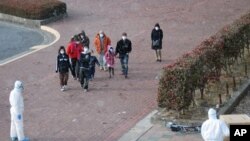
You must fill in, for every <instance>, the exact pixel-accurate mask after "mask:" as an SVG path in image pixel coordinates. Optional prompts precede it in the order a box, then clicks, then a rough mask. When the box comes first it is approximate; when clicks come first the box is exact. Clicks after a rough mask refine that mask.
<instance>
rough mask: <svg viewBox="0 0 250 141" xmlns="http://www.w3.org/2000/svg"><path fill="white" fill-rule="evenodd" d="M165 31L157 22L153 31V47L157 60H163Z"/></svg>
mask: <svg viewBox="0 0 250 141" xmlns="http://www.w3.org/2000/svg"><path fill="white" fill-rule="evenodd" d="M162 39H163V31H162V30H161V28H160V25H159V23H156V24H155V27H154V29H153V30H152V32H151V40H152V49H153V50H155V54H156V61H157V62H161V59H162V58H161V49H162Z"/></svg>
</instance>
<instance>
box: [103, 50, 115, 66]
mask: <svg viewBox="0 0 250 141" xmlns="http://www.w3.org/2000/svg"><path fill="white" fill-rule="evenodd" d="M105 60H106V63H107V66H108V67H112V68H113V67H114V64H115V53H114V52H112V53H111V52H109V51H107V52H106V53H105Z"/></svg>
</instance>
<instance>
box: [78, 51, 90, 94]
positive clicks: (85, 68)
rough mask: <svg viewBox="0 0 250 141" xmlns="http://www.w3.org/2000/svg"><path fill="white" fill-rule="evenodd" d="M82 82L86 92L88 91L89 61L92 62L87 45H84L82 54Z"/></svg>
mask: <svg viewBox="0 0 250 141" xmlns="http://www.w3.org/2000/svg"><path fill="white" fill-rule="evenodd" d="M79 62H80V83H81V87H82V88H83V89H84V92H87V91H88V81H89V62H90V52H89V49H88V48H87V47H84V49H83V51H82V52H81V56H80V60H79Z"/></svg>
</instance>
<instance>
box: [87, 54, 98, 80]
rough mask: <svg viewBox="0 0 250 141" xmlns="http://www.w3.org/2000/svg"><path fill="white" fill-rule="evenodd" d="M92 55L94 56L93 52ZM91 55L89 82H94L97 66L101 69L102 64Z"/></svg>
mask: <svg viewBox="0 0 250 141" xmlns="http://www.w3.org/2000/svg"><path fill="white" fill-rule="evenodd" d="M91 53H92V54H93V53H94V51H93V50H91ZM92 54H90V62H89V80H93V79H94V77H95V64H97V65H98V66H99V67H100V63H99V62H98V60H97V58H96V57H95V56H94V55H92Z"/></svg>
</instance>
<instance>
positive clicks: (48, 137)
mask: <svg viewBox="0 0 250 141" xmlns="http://www.w3.org/2000/svg"><path fill="white" fill-rule="evenodd" d="M63 1H65V2H67V3H68V15H69V17H68V18H66V19H64V20H61V21H59V22H56V23H52V24H49V26H50V27H52V28H54V29H56V30H58V31H59V32H60V34H61V39H60V40H59V41H58V42H57V43H56V44H55V45H53V46H51V47H49V48H46V49H43V50H40V51H39V52H37V53H35V54H31V55H29V56H26V57H24V58H22V59H20V60H17V61H15V62H12V63H10V64H7V65H4V66H1V69H0V77H1V85H0V90H1V95H0V117H1V118H0V139H1V141H7V140H8V136H9V123H10V120H9V118H10V116H9V103H8V100H7V99H8V95H9V92H10V90H11V89H12V85H13V83H14V81H15V80H16V79H21V80H23V81H24V82H25V94H24V97H25V115H24V116H25V117H24V118H25V121H24V122H25V133H26V134H27V135H28V136H30V137H31V139H32V140H34V141H102V140H108V141H115V140H117V139H118V138H119V137H121V136H122V134H123V133H125V132H126V131H128V130H129V129H130V128H131V127H133V124H134V123H136V122H137V121H139V120H140V118H143V117H144V116H145V115H147V114H148V113H150V112H151V111H152V110H153V109H155V108H156V102H155V100H156V93H157V85H158V80H156V79H155V77H156V76H157V75H158V74H159V72H160V70H161V68H162V66H164V65H165V64H167V63H169V62H171V61H172V60H173V59H176V58H178V57H179V56H180V55H181V54H183V53H184V52H186V51H188V50H191V49H192V48H193V47H195V46H196V45H198V44H199V43H200V42H201V41H202V40H204V39H206V38H207V37H209V36H210V35H212V34H214V33H215V32H216V31H217V30H219V29H220V28H221V27H223V26H224V25H225V24H228V23H231V22H232V21H233V20H234V19H237V18H239V16H240V15H241V14H243V13H245V12H246V11H247V10H249V8H250V1H249V0H237V1H235V0H220V1H217V0H185V1H177V0H158V1H151V0H137V1H134V0H126V1H123V0H105V1H99V0H63ZM156 22H159V23H160V25H161V28H162V29H163V31H164V33H165V36H164V49H163V54H164V56H163V62H162V63H156V62H155V59H154V53H153V51H152V50H151V49H150V32H151V29H152V28H153V26H154V24H155V23H156ZM82 29H84V30H85V31H86V33H87V34H88V35H89V37H90V39H91V46H92V45H93V44H92V43H93V39H94V36H95V34H96V33H97V32H98V31H99V30H100V29H102V30H104V32H106V33H107V35H109V36H110V37H111V40H112V44H113V45H115V43H116V41H117V40H118V39H119V38H120V36H121V33H122V32H124V31H126V32H127V33H128V37H129V38H131V40H132V42H133V52H132V54H131V56H130V62H129V64H130V70H129V73H130V74H129V79H127V80H124V78H122V77H121V76H119V75H118V74H119V63H118V60H117V65H116V68H115V73H116V76H115V78H113V79H111V80H110V79H108V74H107V73H105V72H100V71H97V75H96V79H95V80H94V81H92V82H91V83H90V91H89V92H88V93H87V94H84V93H83V92H82V90H81V88H80V85H79V83H77V82H76V81H74V80H72V78H70V80H69V87H70V90H69V91H67V92H64V93H62V92H60V90H59V82H58V76H57V74H55V73H54V69H55V59H56V54H57V49H58V47H59V46H60V45H66V43H67V42H68V40H69V38H70V37H71V36H72V35H73V34H75V33H78V32H80V31H81V30H82ZM193 138H196V137H191V138H189V140H191V139H192V140H193Z"/></svg>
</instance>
